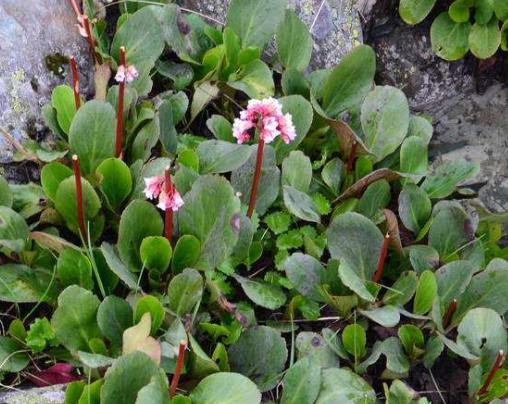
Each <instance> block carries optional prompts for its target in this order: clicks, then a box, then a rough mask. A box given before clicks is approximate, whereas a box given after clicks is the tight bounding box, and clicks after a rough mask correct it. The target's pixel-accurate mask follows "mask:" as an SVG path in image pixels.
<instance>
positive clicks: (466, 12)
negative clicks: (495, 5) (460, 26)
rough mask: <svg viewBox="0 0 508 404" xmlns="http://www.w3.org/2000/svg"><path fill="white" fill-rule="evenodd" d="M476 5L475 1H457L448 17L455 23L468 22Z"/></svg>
mask: <svg viewBox="0 0 508 404" xmlns="http://www.w3.org/2000/svg"><path fill="white" fill-rule="evenodd" d="M479 1H481V0H479ZM474 3H475V0H455V1H454V2H453V3H452V4H451V5H450V8H449V9H448V15H449V16H450V18H451V19H452V20H453V21H455V22H468V21H469V19H470V14H471V13H470V8H471V7H472V6H473V5H474Z"/></svg>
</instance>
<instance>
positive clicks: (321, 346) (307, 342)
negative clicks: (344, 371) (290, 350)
mask: <svg viewBox="0 0 508 404" xmlns="http://www.w3.org/2000/svg"><path fill="white" fill-rule="evenodd" d="M295 345H296V350H297V352H298V356H297V357H298V359H299V360H301V359H303V358H308V360H309V361H310V362H311V363H312V364H314V365H317V366H319V367H320V368H321V369H326V368H331V367H339V366H340V361H339V354H340V355H341V357H342V356H345V358H346V359H349V357H348V355H347V352H346V351H345V349H344V347H343V346H342V343H341V341H340V340H339V339H337V338H336V337H335V334H334V340H332V338H331V337H330V335H328V336H327V338H325V337H324V336H322V335H320V334H317V333H315V332H310V331H302V332H300V333H299V334H298V336H297V337H296V341H295ZM337 351H339V352H337Z"/></svg>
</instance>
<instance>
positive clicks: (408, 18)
mask: <svg viewBox="0 0 508 404" xmlns="http://www.w3.org/2000/svg"><path fill="white" fill-rule="evenodd" d="M434 4H436V0H400V4H399V14H400V16H401V18H402V19H403V20H404V22H406V23H408V24H418V23H419V22H422V21H423V20H424V19H425V17H427V16H428V15H429V13H430V12H431V11H432V8H433V7H434Z"/></svg>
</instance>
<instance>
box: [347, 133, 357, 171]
mask: <svg viewBox="0 0 508 404" xmlns="http://www.w3.org/2000/svg"><path fill="white" fill-rule="evenodd" d="M357 146H358V143H357V142H356V141H354V142H353V145H352V146H351V153H349V158H348V161H347V172H348V173H350V172H352V171H353V166H354V164H355V160H356V148H357Z"/></svg>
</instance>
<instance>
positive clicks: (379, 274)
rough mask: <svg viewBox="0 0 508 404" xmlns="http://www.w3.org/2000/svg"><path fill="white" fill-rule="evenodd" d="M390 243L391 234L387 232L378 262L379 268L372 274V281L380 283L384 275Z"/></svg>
mask: <svg viewBox="0 0 508 404" xmlns="http://www.w3.org/2000/svg"><path fill="white" fill-rule="evenodd" d="M389 244H390V234H388V233H386V236H385V239H384V240H383V246H382V247H381V254H379V260H378V262H377V269H376V272H374V275H373V276H372V282H375V283H378V282H379V281H380V280H381V277H382V276H383V271H384V269H385V261H386V254H387V253H388V245H389Z"/></svg>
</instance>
